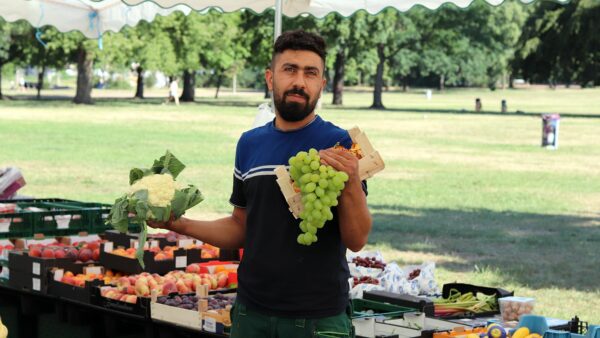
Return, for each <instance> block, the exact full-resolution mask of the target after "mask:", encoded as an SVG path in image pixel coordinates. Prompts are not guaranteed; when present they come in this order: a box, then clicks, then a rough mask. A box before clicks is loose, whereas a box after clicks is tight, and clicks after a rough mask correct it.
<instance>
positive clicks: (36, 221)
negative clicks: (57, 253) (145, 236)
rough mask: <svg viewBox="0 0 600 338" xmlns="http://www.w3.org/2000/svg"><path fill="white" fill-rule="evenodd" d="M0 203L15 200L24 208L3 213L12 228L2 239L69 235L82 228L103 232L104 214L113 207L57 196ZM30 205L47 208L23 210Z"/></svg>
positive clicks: (0, 236)
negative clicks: (41, 235) (37, 235)
mask: <svg viewBox="0 0 600 338" xmlns="http://www.w3.org/2000/svg"><path fill="white" fill-rule="evenodd" d="M0 203H15V204H17V205H18V207H19V208H20V209H22V211H19V212H16V213H11V214H1V215H0V219H5V220H6V219H10V220H11V222H10V226H9V228H8V230H9V231H8V232H3V233H0V238H8V237H31V236H33V235H34V234H38V233H42V234H44V235H47V236H66V235H73V234H77V233H79V232H82V231H85V232H88V233H96V232H103V231H104V229H105V227H106V226H105V225H104V220H103V219H102V214H103V212H105V213H106V215H108V211H110V207H109V206H107V205H105V204H100V203H89V202H79V201H72V200H65V199H56V198H51V199H27V200H6V201H0ZM29 207H36V208H40V209H45V210H44V211H28V210H24V209H26V208H29ZM95 230H101V231H95Z"/></svg>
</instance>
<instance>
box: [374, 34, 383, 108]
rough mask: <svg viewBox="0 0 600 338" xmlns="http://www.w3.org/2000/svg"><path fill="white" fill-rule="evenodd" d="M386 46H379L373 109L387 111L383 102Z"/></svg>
mask: <svg viewBox="0 0 600 338" xmlns="http://www.w3.org/2000/svg"><path fill="white" fill-rule="evenodd" d="M384 48H385V46H384V45H383V44H382V43H380V44H379V45H377V56H379V63H378V64H377V73H376V74H375V88H374V90H373V105H371V109H385V107H384V106H383V102H382V100H381V91H382V88H383V66H384V63H385V51H384Z"/></svg>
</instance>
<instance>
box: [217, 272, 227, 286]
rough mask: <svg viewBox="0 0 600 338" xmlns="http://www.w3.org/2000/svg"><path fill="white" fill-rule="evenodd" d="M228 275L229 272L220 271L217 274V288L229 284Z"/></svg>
mask: <svg viewBox="0 0 600 338" xmlns="http://www.w3.org/2000/svg"><path fill="white" fill-rule="evenodd" d="M227 275H228V273H227V272H226V273H220V274H218V275H217V288H219V289H221V288H224V287H225V286H226V285H227V280H228V278H227Z"/></svg>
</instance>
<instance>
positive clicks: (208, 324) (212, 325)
mask: <svg viewBox="0 0 600 338" xmlns="http://www.w3.org/2000/svg"><path fill="white" fill-rule="evenodd" d="M202 328H203V329H204V331H207V332H212V333H216V332H217V321H216V320H215V319H214V318H212V317H206V318H204V325H203V327H202Z"/></svg>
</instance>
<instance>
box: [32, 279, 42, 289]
mask: <svg viewBox="0 0 600 338" xmlns="http://www.w3.org/2000/svg"><path fill="white" fill-rule="evenodd" d="M31 288H32V289H33V290H35V291H40V290H41V283H40V279H39V278H32V279H31Z"/></svg>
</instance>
